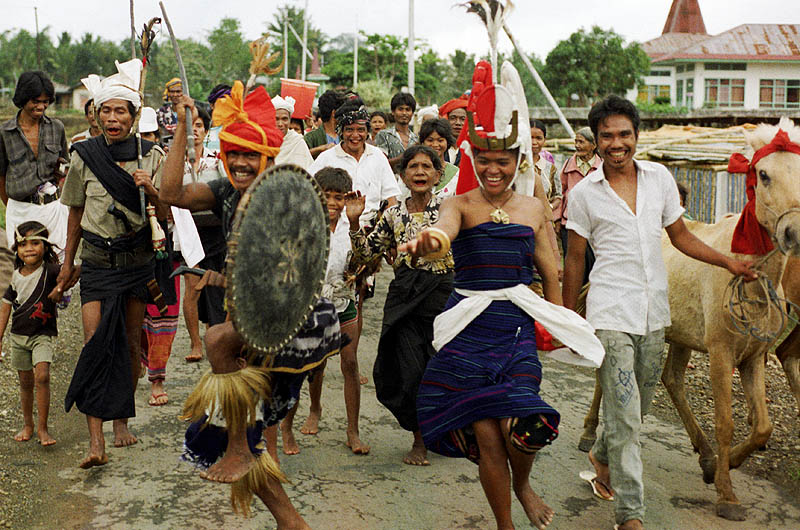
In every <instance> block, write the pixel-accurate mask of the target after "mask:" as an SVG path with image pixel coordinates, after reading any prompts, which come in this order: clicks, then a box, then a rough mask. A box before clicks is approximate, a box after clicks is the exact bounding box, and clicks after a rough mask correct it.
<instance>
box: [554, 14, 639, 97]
mask: <svg viewBox="0 0 800 530" xmlns="http://www.w3.org/2000/svg"><path fill="white" fill-rule="evenodd" d="M649 70H650V58H649V57H648V56H647V54H646V53H645V52H644V50H642V47H641V46H640V45H639V44H638V43H635V42H634V43H630V44H628V45H627V46H625V45H624V39H623V38H622V36H620V35H618V34H617V33H615V32H614V31H611V30H604V29H602V28H600V27H597V26H594V27H592V29H591V31H588V32H587V31H586V30H585V29H580V30H579V31H576V32H575V33H573V34H572V35H570V36H569V38H568V39H566V40H563V41H561V42H559V43H558V44H557V45H556V47H555V48H553V50H552V51H551V52H550V53H549V54H548V55H547V61H546V68H545V71H544V72H543V74H544V75H543V76H542V77H543V78H544V80H545V82H546V83H547V86H548V87H549V88H550V90H551V91H552V92H553V95H554V97H556V98H557V99H559V100H560V101H559V102H560V103H562V104H565V103H566V104H572V103H576V102H577V104H578V105H579V106H588V105H590V104H591V103H592V102H593V101H594V100H597V99H599V98H602V97H604V96H607V95H609V94H620V95H622V94H624V93H625V92H626V91H627V90H629V89H631V88H634V87H636V86H637V85H638V84H639V83H640V82H641V79H642V77H643V76H645V75H647V73H648V72H649ZM573 94H575V95H576V96H577V101H573V99H572V95H573Z"/></svg>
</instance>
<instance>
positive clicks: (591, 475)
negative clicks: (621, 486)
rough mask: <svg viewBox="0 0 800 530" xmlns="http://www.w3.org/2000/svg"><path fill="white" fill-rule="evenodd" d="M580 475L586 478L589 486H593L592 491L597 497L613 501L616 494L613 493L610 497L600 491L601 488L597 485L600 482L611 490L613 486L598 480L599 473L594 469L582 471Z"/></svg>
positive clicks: (607, 489) (583, 478)
mask: <svg viewBox="0 0 800 530" xmlns="http://www.w3.org/2000/svg"><path fill="white" fill-rule="evenodd" d="M578 476H579V477H580V478H581V480H585V481H586V482H588V483H589V486H591V487H592V493H594V496H595V497H597V498H598V499H601V500H604V501H613V500H614V495H611V496H610V497H606V496H604V495H603V494H602V493H600V490H599V489H597V485H598V484H600V485H601V486H603V487H604V488H605V489H606V491H611V487H610V486H609V485H607V484H604V483H602V482H600V481H599V480H597V473H595V472H594V471H581V472H580V473H579V474H578Z"/></svg>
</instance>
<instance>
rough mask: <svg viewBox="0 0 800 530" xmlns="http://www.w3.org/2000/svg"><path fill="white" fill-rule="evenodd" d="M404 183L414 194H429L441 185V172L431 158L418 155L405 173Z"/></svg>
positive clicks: (409, 163)
mask: <svg viewBox="0 0 800 530" xmlns="http://www.w3.org/2000/svg"><path fill="white" fill-rule="evenodd" d="M403 183H404V184H405V185H406V187H407V188H408V189H409V190H410V191H411V193H412V194H422V193H427V192H429V191H431V189H433V187H434V186H436V185H437V184H438V183H439V172H438V171H437V170H436V167H435V166H434V165H433V161H432V160H431V157H429V156H428V155H426V154H425V153H417V154H416V155H415V156H414V158H412V159H411V160H410V161H409V162H408V166H406V169H405V171H403Z"/></svg>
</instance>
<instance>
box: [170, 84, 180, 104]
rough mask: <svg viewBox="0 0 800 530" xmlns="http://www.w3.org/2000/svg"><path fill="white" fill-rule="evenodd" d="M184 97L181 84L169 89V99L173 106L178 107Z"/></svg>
mask: <svg viewBox="0 0 800 530" xmlns="http://www.w3.org/2000/svg"><path fill="white" fill-rule="evenodd" d="M181 96H183V87H182V86H181V85H180V84H177V85H173V86H171V87H169V88H168V89H167V97H168V98H169V100H170V101H171V102H172V104H173V105H177V104H178V101H180V99H181Z"/></svg>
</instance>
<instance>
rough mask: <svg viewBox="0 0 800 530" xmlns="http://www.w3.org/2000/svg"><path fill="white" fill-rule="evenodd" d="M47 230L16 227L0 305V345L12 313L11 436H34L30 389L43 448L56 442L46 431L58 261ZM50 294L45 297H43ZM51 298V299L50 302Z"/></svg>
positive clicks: (24, 438) (27, 225)
mask: <svg viewBox="0 0 800 530" xmlns="http://www.w3.org/2000/svg"><path fill="white" fill-rule="evenodd" d="M48 235H49V234H48V231H47V228H45V226H44V225H43V224H41V223H39V222H37V221H27V222H24V223H22V224H20V225H19V226H17V228H16V230H15V234H14V245H13V247H12V249H13V250H14V252H15V253H16V258H15V260H14V266H15V267H14V273H13V274H12V276H11V285H9V287H8V289H7V290H6V292H5V295H4V296H3V300H2V302H3V303H2V304H0V346H2V337H3V334H4V333H5V331H6V325H7V324H8V318H9V316H11V313H12V310H13V320H12V323H11V333H10V337H9V339H10V340H9V342H10V343H11V344H10V346H11V347H10V350H11V366H12V368H15V369H16V370H17V371H18V373H19V386H20V391H19V396H20V401H21V404H22V417H23V422H24V423H23V426H22V430H20V431H19V432H18V433H17V434H16V435H15V436H14V440H16V441H18V442H27V441H28V440H30V439H31V437H32V436H33V388H34V386H35V387H36V411H37V413H38V416H39V418H38V419H39V421H38V425H37V429H36V432H37V436H38V437H39V443H40V444H42V445H44V446H47V445H53V444H55V443H56V441H55V439H54V438H53V437H52V436H50V433H49V432H48V429H47V416H48V414H49V412H50V363H51V362H52V361H53V342H54V340H53V339H54V337H55V336H56V335H58V329H57V327H56V300H57V299H60V298H61V297H60V294H59V296H55V295H54V294H53V293H54V289H55V287H56V277H57V276H58V271H59V263H58V257H57V256H56V254H55V252H54V251H53V246H52V245H51V244H50V242H49V241H48V240H47V238H48ZM48 295H50V296H48ZM51 297H52V298H51Z"/></svg>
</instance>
